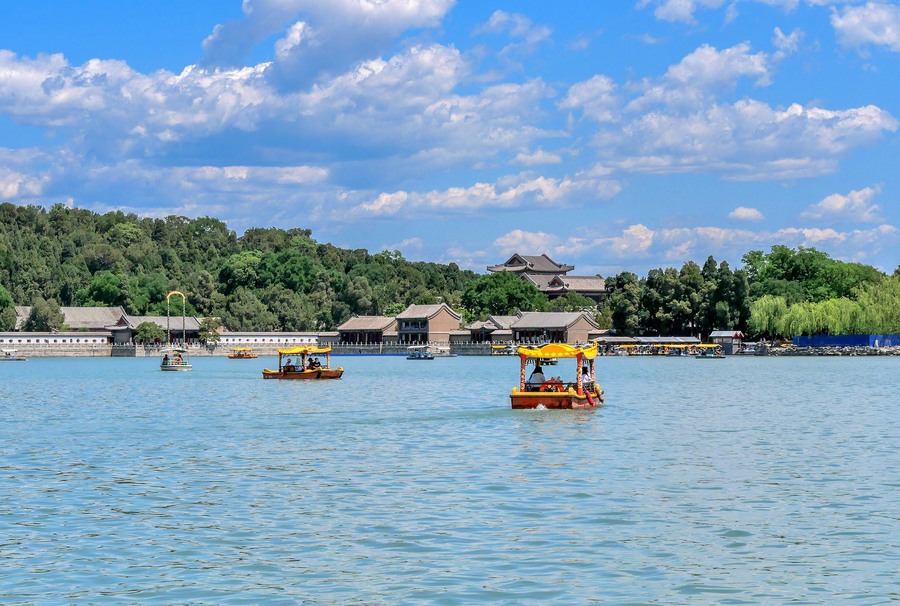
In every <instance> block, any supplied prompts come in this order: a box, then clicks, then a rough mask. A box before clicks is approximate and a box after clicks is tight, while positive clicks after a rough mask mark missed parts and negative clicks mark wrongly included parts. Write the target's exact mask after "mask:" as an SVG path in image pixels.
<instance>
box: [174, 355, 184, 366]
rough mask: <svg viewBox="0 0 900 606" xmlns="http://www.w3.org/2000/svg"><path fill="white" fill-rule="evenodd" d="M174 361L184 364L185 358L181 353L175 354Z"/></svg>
mask: <svg viewBox="0 0 900 606" xmlns="http://www.w3.org/2000/svg"><path fill="white" fill-rule="evenodd" d="M173 362H174V364H175V365H178V364H184V360H182V359H181V354H175V358H174V360H173Z"/></svg>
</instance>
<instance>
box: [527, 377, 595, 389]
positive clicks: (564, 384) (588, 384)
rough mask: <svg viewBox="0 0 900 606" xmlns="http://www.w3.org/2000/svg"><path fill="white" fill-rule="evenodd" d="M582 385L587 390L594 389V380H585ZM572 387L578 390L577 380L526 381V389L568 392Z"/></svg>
mask: <svg viewBox="0 0 900 606" xmlns="http://www.w3.org/2000/svg"><path fill="white" fill-rule="evenodd" d="M582 387H583V389H584V390H586V391H592V390H593V389H594V382H593V381H585V382H583V383H582ZM570 389H572V390H575V391H578V382H577V381H554V380H553V379H550V380H548V381H545V382H544V383H542V384H540V385H537V384H535V383H525V391H544V392H567V391H569V390H570Z"/></svg>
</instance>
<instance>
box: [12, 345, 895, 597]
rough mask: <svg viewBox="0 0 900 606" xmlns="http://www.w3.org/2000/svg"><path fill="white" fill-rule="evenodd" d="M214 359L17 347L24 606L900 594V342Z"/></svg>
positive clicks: (19, 560)
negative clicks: (582, 385) (523, 378)
mask: <svg viewBox="0 0 900 606" xmlns="http://www.w3.org/2000/svg"><path fill="white" fill-rule="evenodd" d="M192 361H193V363H194V371H193V372H191V373H161V372H159V371H158V366H157V364H158V361H157V360H155V359H30V360H28V361H27V362H22V363H20V362H17V363H0V413H2V417H0V419H2V420H0V603H2V604H5V605H7V604H42V605H43V604H51V605H52V604H60V605H62V604H88V603H89V604H122V603H135V604H138V603H139V604H492V603H493V604H587V603H602V604H666V605H668V604H784V603H787V602H791V603H794V604H838V603H846V604H854V605H868V604H887V603H892V602H897V601H900V580H898V579H900V574H898V571H900V498H898V488H900V454H898V446H900V444H898V441H900V414H898V409H900V405H898V401H897V393H896V392H897V387H896V386H897V377H898V375H900V358H729V359H726V360H695V359H693V358H688V359H675V358H653V359H651V358H603V359H599V360H598V363H597V369H598V371H597V375H598V381H599V383H600V384H601V386H602V387H603V388H604V389H605V390H606V402H607V405H606V406H605V407H604V408H602V409H599V410H592V411H547V410H537V411H520V410H515V411H514V410H510V405H509V392H510V390H511V388H512V387H513V386H515V385H516V384H517V382H518V376H519V369H518V360H517V358H511V357H502V358H501V357H495V358H455V359H437V360H434V361H429V362H412V361H407V360H405V359H404V358H401V357H350V356H348V357H340V358H333V360H332V361H333V362H337V363H338V364H340V365H342V366H343V367H344V368H345V369H346V373H345V375H344V378H343V379H342V380H340V381H319V382H305V381H264V380H262V379H261V376H260V371H261V369H262V368H263V367H264V366H266V365H268V366H269V367H271V366H272V365H273V364H276V363H277V362H276V361H275V359H273V358H260V359H258V360H249V361H242V360H228V359H225V358H194V359H193V360H192ZM548 370H550V373H551V374H561V375H563V376H566V375H567V374H571V375H573V376H574V371H575V369H574V363H573V362H572V361H561V362H560V365H559V366H557V367H551V368H550V369H548Z"/></svg>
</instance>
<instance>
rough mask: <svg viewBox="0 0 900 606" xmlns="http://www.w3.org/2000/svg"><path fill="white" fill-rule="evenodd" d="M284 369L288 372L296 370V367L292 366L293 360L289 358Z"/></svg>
mask: <svg viewBox="0 0 900 606" xmlns="http://www.w3.org/2000/svg"><path fill="white" fill-rule="evenodd" d="M284 369H285V370H287V371H291V370H294V365H293V364H291V359H290V358H288V359H287V360H285V362H284Z"/></svg>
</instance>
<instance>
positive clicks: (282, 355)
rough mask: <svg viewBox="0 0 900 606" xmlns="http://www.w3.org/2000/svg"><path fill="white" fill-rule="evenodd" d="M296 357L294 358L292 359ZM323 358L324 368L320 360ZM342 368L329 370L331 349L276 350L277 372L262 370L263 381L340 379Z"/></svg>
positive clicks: (308, 347)
mask: <svg viewBox="0 0 900 606" xmlns="http://www.w3.org/2000/svg"><path fill="white" fill-rule="evenodd" d="M294 356H296V358H295V357H294ZM322 356H324V357H325V366H322V362H321V360H320V358H321V357H322ZM343 374H344V369H343V368H342V367H340V366H339V367H337V368H331V348H330V347H323V348H319V347H316V346H315V345H307V346H305V347H293V348H291V349H279V350H278V370H269V369H268V368H266V369H265V370H263V379H340V378H341V375H343Z"/></svg>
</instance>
